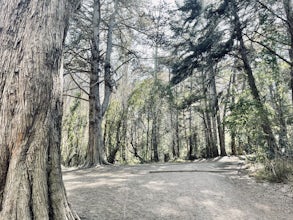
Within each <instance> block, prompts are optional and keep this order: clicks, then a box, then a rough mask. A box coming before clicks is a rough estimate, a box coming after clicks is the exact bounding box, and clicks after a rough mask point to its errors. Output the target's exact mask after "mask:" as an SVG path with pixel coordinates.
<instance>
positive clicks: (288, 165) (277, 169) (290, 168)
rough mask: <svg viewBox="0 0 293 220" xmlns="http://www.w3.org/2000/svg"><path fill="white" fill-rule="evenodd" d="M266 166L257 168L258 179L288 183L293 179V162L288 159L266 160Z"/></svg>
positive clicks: (256, 176)
mask: <svg viewBox="0 0 293 220" xmlns="http://www.w3.org/2000/svg"><path fill="white" fill-rule="evenodd" d="M263 165H264V166H263V167H262V168H261V169H259V170H257V171H256V173H255V175H254V177H255V178H256V180H258V181H269V182H274V183H287V182H292V181H293V162H292V161H290V160H286V159H282V158H279V159H274V160H268V159H266V160H265V161H264V164H263Z"/></svg>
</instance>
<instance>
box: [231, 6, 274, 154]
mask: <svg viewBox="0 0 293 220" xmlns="http://www.w3.org/2000/svg"><path fill="white" fill-rule="evenodd" d="M232 3H233V15H234V25H235V32H236V37H237V40H238V41H239V52H240V56H241V59H242V61H243V66H244V71H245V73H246V75H247V78H248V84H249V87H250V91H251V94H252V96H253V98H254V100H255V102H256V104H257V107H258V111H259V115H260V119H261V127H262V130H263V132H264V135H265V139H266V141H267V144H268V154H269V156H275V155H277V153H278V145H277V142H276V139H275V136H274V133H273V130H272V127H271V122H270V120H269V118H268V112H267V110H266V108H265V106H264V104H263V102H262V100H261V98H260V95H259V91H258V89H257V86H256V83H255V78H254V75H253V71H252V68H251V65H250V63H249V59H248V57H247V54H248V51H247V48H246V46H245V43H244V40H243V33H242V28H241V26H242V25H241V22H240V18H239V16H238V12H237V6H236V3H235V2H234V1H233V2H232Z"/></svg>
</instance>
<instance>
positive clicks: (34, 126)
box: [0, 0, 78, 220]
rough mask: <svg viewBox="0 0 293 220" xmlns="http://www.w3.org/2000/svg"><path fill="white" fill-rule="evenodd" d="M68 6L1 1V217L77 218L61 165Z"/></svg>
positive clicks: (27, 219)
mask: <svg viewBox="0 0 293 220" xmlns="http://www.w3.org/2000/svg"><path fill="white" fill-rule="evenodd" d="M69 9H70V7H69V3H68V2H67V1H60V0H59V1H57V0H51V1H37V0H31V1H21V0H17V1H2V2H1V4H0V33H1V34H0V43H1V47H0V66H1V69H0V123H1V128H0V219H3V220H4V219H5V220H6V219H7V220H8V219H9V220H16V219H23V220H31V219H44V220H46V219H53V220H57V219H68V220H70V219H72V220H73V219H78V217H77V216H76V215H75V214H74V213H73V212H72V211H71V208H70V206H69V204H68V202H67V197H66V193H65V188H64V185H63V181H62V174H61V165H60V142H61V118H62V109H61V108H62V106H61V91H62V89H61V83H60V80H61V77H60V74H59V73H60V67H61V63H62V62H61V56H62V50H63V48H62V45H63V42H64V38H65V33H66V29H67V24H68V17H69V14H70V11H69Z"/></svg>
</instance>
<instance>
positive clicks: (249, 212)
mask: <svg viewBox="0 0 293 220" xmlns="http://www.w3.org/2000/svg"><path fill="white" fill-rule="evenodd" d="M63 178H64V181H65V186H66V189H67V195H68V197H69V201H70V203H71V205H72V206H73V208H74V210H75V211H76V212H77V213H78V214H79V216H80V217H81V219H82V220H85V219H86V220H131V219H136V220H151V219H152V220H163V219H164V220H167V219H168V220H173V219H178V220H213V219H216V220H227V219H231V220H234V219H237V220H241V219H245V220H254V219H260V220H267V219H268V220H281V219H284V220H289V219H293V192H292V191H293V189H292V186H291V187H290V185H288V184H272V183H257V182H256V181H255V180H254V179H251V178H250V177H248V175H247V171H246V170H245V164H244V161H242V160H239V158H237V157H224V158H217V159H215V160H196V161H194V162H191V163H176V164H175V163H172V164H169V163H168V164H146V165H135V166H106V167H97V168H91V169H69V168H65V169H64V170H63Z"/></svg>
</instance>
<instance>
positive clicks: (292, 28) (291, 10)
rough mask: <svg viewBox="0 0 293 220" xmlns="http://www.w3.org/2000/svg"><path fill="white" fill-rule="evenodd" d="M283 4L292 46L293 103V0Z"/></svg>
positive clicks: (292, 91) (291, 81) (292, 80)
mask: <svg viewBox="0 0 293 220" xmlns="http://www.w3.org/2000/svg"><path fill="white" fill-rule="evenodd" d="M283 5H284V9H285V13H286V18H287V26H288V28H287V29H288V35H289V39H290V48H289V57H290V62H291V66H290V77H291V79H290V83H291V85H290V86H291V95H292V96H291V98H292V104H293V1H292V0H283Z"/></svg>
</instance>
